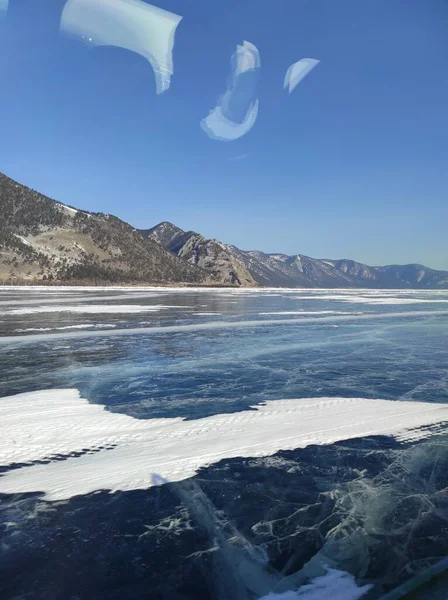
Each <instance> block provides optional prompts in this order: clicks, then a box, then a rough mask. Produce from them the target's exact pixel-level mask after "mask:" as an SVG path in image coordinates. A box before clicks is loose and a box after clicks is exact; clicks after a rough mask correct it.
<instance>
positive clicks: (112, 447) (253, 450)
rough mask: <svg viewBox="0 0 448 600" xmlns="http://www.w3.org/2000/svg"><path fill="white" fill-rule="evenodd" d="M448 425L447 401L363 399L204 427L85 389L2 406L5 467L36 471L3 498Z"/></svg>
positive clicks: (13, 475) (251, 414) (17, 477)
mask: <svg viewBox="0 0 448 600" xmlns="http://www.w3.org/2000/svg"><path fill="white" fill-rule="evenodd" d="M443 421H448V405H446V404H429V403H422V402H400V401H390V400H372V399H362V398H302V399H296V400H276V401H270V402H267V403H266V404H265V405H263V406H258V407H257V408H256V409H251V410H246V411H243V412H238V413H231V414H219V415H214V416H211V417H207V418H204V419H198V420H195V421H183V420H182V419H180V418H172V419H171V418H166V419H149V420H139V419H134V418H133V417H129V416H127V415H124V414H119V413H112V412H109V411H107V410H105V409H104V407H103V406H102V405H99V404H90V403H89V402H88V401H87V400H85V399H82V398H81V397H80V395H79V392H78V391H77V390H75V389H55V390H45V391H38V392H29V393H24V394H18V395H14V396H9V397H4V398H1V399H0V464H2V465H12V464H15V465H17V466H18V464H23V463H27V464H28V466H21V467H19V468H15V469H12V470H10V471H8V472H7V473H6V474H5V475H3V477H1V478H0V492H1V493H19V492H32V491H41V492H44V493H45V497H46V499H48V500H63V499H67V498H70V497H72V496H76V495H79V494H88V493H91V492H94V491H96V490H100V489H108V490H111V491H112V492H114V491H118V490H134V489H146V488H149V487H151V486H152V485H154V481H155V480H160V477H162V478H163V479H164V480H167V481H181V480H183V479H186V478H188V477H190V476H192V475H194V474H195V473H196V472H197V470H198V469H200V468H201V467H203V466H206V465H209V464H212V463H214V462H217V461H219V460H220V459H222V458H233V457H238V456H241V457H254V456H266V455H269V454H273V453H275V452H277V451H279V450H287V449H293V448H299V447H305V446H307V445H309V444H327V443H333V442H336V441H338V440H345V439H349V438H355V437H363V436H368V435H379V434H388V435H394V436H395V437H397V438H398V439H412V440H414V439H420V438H423V437H427V436H429V435H433V434H434V432H436V433H437V428H438V424H439V423H441V422H443ZM428 425H431V426H432V427H431V429H430V430H429V429H428V428H424V429H418V428H421V427H424V426H428ZM73 453H81V455H78V456H75V455H74V454H73ZM36 461H48V462H46V464H42V463H40V464H39V462H36Z"/></svg>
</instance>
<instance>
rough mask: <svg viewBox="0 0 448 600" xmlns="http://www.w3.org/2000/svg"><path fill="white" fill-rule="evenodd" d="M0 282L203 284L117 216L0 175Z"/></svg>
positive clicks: (199, 273)
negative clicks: (58, 199)
mask: <svg viewBox="0 0 448 600" xmlns="http://www.w3.org/2000/svg"><path fill="white" fill-rule="evenodd" d="M0 215H1V219H0V281H1V280H3V281H17V280H43V279H45V280H80V279H81V280H89V281H94V280H95V281H105V282H131V281H139V282H146V283H158V282H160V283H181V282H186V283H208V282H209V279H210V278H209V276H208V274H207V272H206V271H204V270H202V269H200V268H198V267H195V266H192V265H190V264H189V263H188V262H186V261H184V260H182V259H180V258H177V257H176V256H174V255H173V254H172V253H171V252H169V251H168V250H165V248H164V247H163V246H162V245H161V244H159V243H157V242H155V241H153V240H152V239H148V237H145V236H143V235H142V234H141V233H139V232H138V231H137V230H136V229H135V228H134V227H132V226H131V225H128V224H127V223H125V222H124V221H121V220H120V219H118V218H117V217H114V216H112V215H107V214H103V213H91V212H88V211H85V210H78V209H75V208H72V207H69V206H65V205H64V204H60V203H59V202H56V201H55V200H51V199H50V198H47V197H46V196H43V195H42V194H39V193H37V192H35V191H34V190H31V189H29V188H27V187H25V186H23V185H20V184H19V183H16V182H15V181H13V180H12V179H9V178H8V177H6V176H5V175H2V174H0Z"/></svg>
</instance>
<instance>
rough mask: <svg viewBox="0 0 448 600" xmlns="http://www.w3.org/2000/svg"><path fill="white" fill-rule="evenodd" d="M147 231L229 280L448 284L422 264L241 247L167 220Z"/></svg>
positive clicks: (440, 273)
mask: <svg viewBox="0 0 448 600" xmlns="http://www.w3.org/2000/svg"><path fill="white" fill-rule="evenodd" d="M142 233H143V235H145V236H148V237H149V238H150V239H152V240H154V241H157V242H158V243H160V244H162V245H163V246H164V247H165V248H166V249H168V250H170V251H171V252H173V253H174V254H176V255H177V256H179V257H181V258H183V259H184V260H186V261H187V262H189V263H191V264H194V265H199V266H200V267H201V268H203V269H204V270H206V271H208V272H210V274H211V275H212V276H213V277H215V278H219V277H221V279H222V281H225V282H226V283H236V284H239V285H261V286H274V287H277V286H279V287H329V288H347V287H360V288H412V289H413V288H421V289H447V288H448V272H447V271H436V270H434V269H429V268H428V267H424V266H423V265H418V264H411V265H388V266H385V267H369V266H367V265H364V264H361V263H358V262H356V261H353V260H330V259H316V258H310V257H309V256H304V255H303V254H297V255H293V256H288V255H286V254H266V253H264V252H260V251H257V250H252V251H243V250H240V249H239V248H237V247H236V246H231V245H228V244H223V243H221V242H219V241H217V240H208V239H206V238H204V236H202V235H200V234H198V233H195V232H193V231H188V232H186V231H183V230H182V229H180V228H179V227H176V226H175V225H173V224H172V223H168V222H163V223H160V224H159V225H156V226H155V227H153V228H152V229H148V230H145V231H142Z"/></svg>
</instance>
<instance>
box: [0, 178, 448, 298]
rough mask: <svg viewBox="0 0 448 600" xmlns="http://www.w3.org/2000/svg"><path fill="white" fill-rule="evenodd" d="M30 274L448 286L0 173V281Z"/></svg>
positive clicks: (429, 276) (411, 271)
mask: <svg viewBox="0 0 448 600" xmlns="http://www.w3.org/2000/svg"><path fill="white" fill-rule="evenodd" d="M26 281H28V282H33V281H36V282H39V281H65V282H73V283H75V282H102V283H105V282H110V283H130V282H135V283H148V284H149V283H153V284H190V285H191V284H194V285H234V286H272V287H302V288H304V287H305V288H310V287H327V288H348V287H358V288H360V287H362V288H420V289H448V271H436V270H434V269H429V268H428V267H424V266H422V265H418V264H411V265H388V266H385V267H369V266H367V265H363V264H361V263H358V262H355V261H353V260H346V259H343V260H333V259H315V258H310V257H309V256H305V255H303V254H297V255H293V256H288V255H286V254H266V253H264V252H260V251H257V250H251V251H243V250H240V249H239V248H237V247H236V246H232V245H229V244H223V243H222V242H220V241H218V240H213V239H207V238H205V237H204V236H202V235H201V234H199V233H196V232H194V231H183V230H182V229H180V228H179V227H176V226H175V225H173V224H172V223H168V222H163V223H160V224H159V225H156V226H155V227H153V228H151V229H147V230H138V229H136V228H135V227H132V226H131V225H129V224H128V223H125V222H124V221H121V220H120V219H118V218H117V217H114V216H113V215H107V214H103V213H92V212H88V211H85V210H81V209H77V208H73V207H70V206H66V205H64V204H61V203H59V202H56V201H55V200H51V199H50V198H47V197H46V196H43V195H42V194H39V193H38V192H35V191H34V190H31V189H30V188H27V187H25V186H23V185H21V184H19V183H16V182H15V181H13V180H12V179H10V178H9V177H6V176H5V175H2V174H0V282H5V283H19V282H26Z"/></svg>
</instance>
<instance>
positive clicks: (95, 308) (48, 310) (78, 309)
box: [9, 304, 180, 315]
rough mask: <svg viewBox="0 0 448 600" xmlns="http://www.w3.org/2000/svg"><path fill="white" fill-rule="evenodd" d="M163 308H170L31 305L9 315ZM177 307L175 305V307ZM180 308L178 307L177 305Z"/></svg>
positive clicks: (137, 310) (154, 306)
mask: <svg viewBox="0 0 448 600" xmlns="http://www.w3.org/2000/svg"><path fill="white" fill-rule="evenodd" d="M164 308H171V307H170V306H163V305H152V306H150V305H148V306H144V305H142V306H140V305H136V304H117V305H112V304H98V305H94V304H90V305H86V306H57V305H56V306H33V307H31V308H14V309H12V310H10V311H9V314H11V315H32V314H34V313H53V312H72V313H86V314H88V313H90V314H105V313H108V314H110V313H144V312H157V311H159V310H163V309H164ZM176 308H177V307H176ZM179 308H180V307H179Z"/></svg>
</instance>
